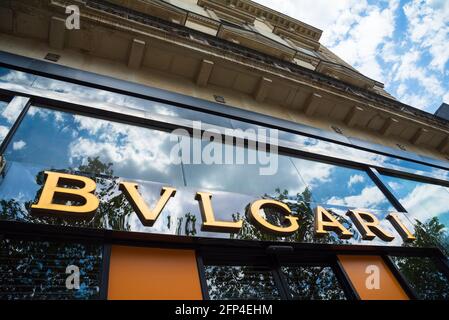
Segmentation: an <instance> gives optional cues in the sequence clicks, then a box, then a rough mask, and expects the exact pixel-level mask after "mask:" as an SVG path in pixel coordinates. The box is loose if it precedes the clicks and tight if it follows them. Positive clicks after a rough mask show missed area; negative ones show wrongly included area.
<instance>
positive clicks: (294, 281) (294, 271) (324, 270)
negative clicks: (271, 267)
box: [281, 266, 346, 300]
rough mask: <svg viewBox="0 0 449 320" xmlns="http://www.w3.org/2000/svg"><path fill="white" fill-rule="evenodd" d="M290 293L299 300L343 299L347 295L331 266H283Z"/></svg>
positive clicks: (282, 269)
mask: <svg viewBox="0 0 449 320" xmlns="http://www.w3.org/2000/svg"><path fill="white" fill-rule="evenodd" d="M281 271H282V273H283V275H284V276H285V278H286V281H287V284H288V287H289V289H290V294H291V297H292V298H293V299H298V300H343V299H346V296H345V294H344V292H343V289H342V288H341V287H340V284H339V283H338V280H337V278H336V277H335V274H334V272H333V271H332V268H331V267H320V266H291V267H281Z"/></svg>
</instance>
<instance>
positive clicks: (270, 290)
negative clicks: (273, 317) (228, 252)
mask: <svg viewBox="0 0 449 320" xmlns="http://www.w3.org/2000/svg"><path fill="white" fill-rule="evenodd" d="M205 273H206V282H207V288H208V290H209V297H210V298H211V299H212V300H243V299H261V300H278V299H280V294H279V290H278V288H277V287H276V285H275V282H274V278H273V274H272V273H271V271H270V270H269V269H267V268H265V267H253V266H205Z"/></svg>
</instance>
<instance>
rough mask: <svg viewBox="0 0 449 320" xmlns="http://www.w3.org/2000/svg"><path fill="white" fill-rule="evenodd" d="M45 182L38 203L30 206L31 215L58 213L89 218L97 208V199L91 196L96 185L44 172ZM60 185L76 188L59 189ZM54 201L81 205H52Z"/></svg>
mask: <svg viewBox="0 0 449 320" xmlns="http://www.w3.org/2000/svg"><path fill="white" fill-rule="evenodd" d="M44 173H45V175H46V177H47V178H46V180H45V184H44V187H43V188H42V193H41V196H40V198H39V201H38V203H36V204H33V205H32V206H31V211H32V213H45V214H46V213H59V214H61V213H62V214H68V215H72V216H77V217H86V218H88V217H90V216H91V215H93V214H94V213H95V211H96V210H97V208H98V205H99V203H100V202H99V201H98V198H97V197H96V196H95V195H94V194H93V192H94V191H95V189H96V183H95V181H93V180H92V179H89V178H87V177H83V176H75V175H72V174H65V173H59V172H51V171H45V172H44ZM60 183H64V184H65V185H73V186H77V187H78V189H75V188H67V187H60V186H59V185H60ZM55 199H59V200H69V201H80V200H81V201H82V203H83V204H81V205H68V204H57V203H54V200H55Z"/></svg>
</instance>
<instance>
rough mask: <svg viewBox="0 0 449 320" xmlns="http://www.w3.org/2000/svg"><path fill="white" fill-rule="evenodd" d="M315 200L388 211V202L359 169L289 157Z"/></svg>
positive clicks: (334, 204)
mask: <svg viewBox="0 0 449 320" xmlns="http://www.w3.org/2000/svg"><path fill="white" fill-rule="evenodd" d="M292 161H293V163H294V164H295V166H296V168H297V169H298V171H299V173H300V175H301V177H302V178H303V180H304V181H305V182H306V183H307V185H308V187H309V190H310V191H311V193H312V198H313V199H314V201H315V202H317V203H321V204H329V205H332V206H343V207H347V206H349V207H357V208H365V209H377V210H390V209H391V208H392V206H391V204H390V202H389V201H388V199H387V198H386V197H385V195H384V194H383V193H382V192H381V191H380V190H379V188H378V187H377V186H376V185H375V184H374V182H373V181H372V180H371V178H370V177H369V176H368V174H367V173H366V172H365V171H363V170H359V169H354V168H349V167H343V166H337V165H334V164H328V163H324V162H318V161H312V160H306V159H300V158H292Z"/></svg>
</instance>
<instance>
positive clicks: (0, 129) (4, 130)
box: [0, 126, 9, 141]
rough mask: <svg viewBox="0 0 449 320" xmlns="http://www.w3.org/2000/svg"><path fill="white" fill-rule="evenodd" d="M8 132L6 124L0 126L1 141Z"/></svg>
mask: <svg viewBox="0 0 449 320" xmlns="http://www.w3.org/2000/svg"><path fill="white" fill-rule="evenodd" d="M8 132H9V128H8V127H6V126H0V141H3V139H5V137H6V135H7V134H8Z"/></svg>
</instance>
